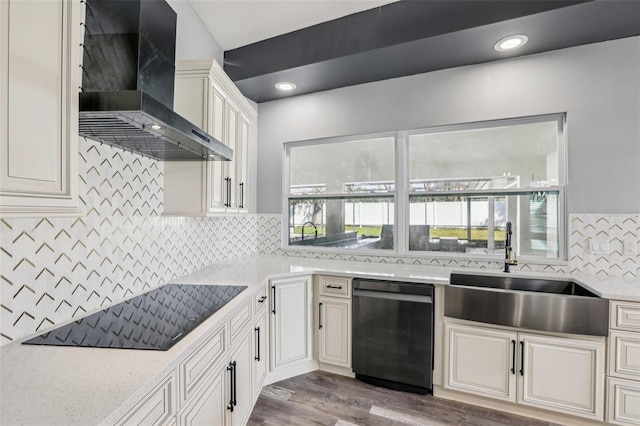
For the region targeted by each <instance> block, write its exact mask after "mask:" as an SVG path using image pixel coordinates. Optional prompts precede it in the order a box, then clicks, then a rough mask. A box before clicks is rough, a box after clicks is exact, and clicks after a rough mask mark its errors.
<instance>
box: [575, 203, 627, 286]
mask: <svg viewBox="0 0 640 426" xmlns="http://www.w3.org/2000/svg"><path fill="white" fill-rule="evenodd" d="M570 222H571V224H570V239H569V262H570V265H571V271H572V272H574V271H577V272H584V273H587V274H591V275H597V276H598V277H600V278H606V277H609V276H616V277H625V278H628V279H637V278H640V214H574V215H571V216H570ZM592 239H598V240H607V241H608V242H609V252H608V253H602V254H594V253H591V250H590V242H591V240H592ZM625 240H626V241H632V242H633V243H634V244H635V253H636V254H635V255H625V254H624V249H623V244H624V241H625Z"/></svg>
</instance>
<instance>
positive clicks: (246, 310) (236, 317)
mask: <svg viewBox="0 0 640 426" xmlns="http://www.w3.org/2000/svg"><path fill="white" fill-rule="evenodd" d="M252 306H253V304H252V303H251V300H248V301H247V302H246V303H245V304H244V305H242V306H241V307H239V308H238V310H237V311H236V313H234V314H233V315H232V316H231V319H230V320H229V336H230V341H229V347H233V345H234V343H235V341H236V340H237V339H238V336H239V335H240V334H242V332H243V331H245V330H247V329H248V328H249V323H250V321H251V318H253V308H252Z"/></svg>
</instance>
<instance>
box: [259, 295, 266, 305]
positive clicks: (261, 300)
mask: <svg viewBox="0 0 640 426" xmlns="http://www.w3.org/2000/svg"><path fill="white" fill-rule="evenodd" d="M265 300H267V296H262V297H261V298H260V300H258V303H264V301H265Z"/></svg>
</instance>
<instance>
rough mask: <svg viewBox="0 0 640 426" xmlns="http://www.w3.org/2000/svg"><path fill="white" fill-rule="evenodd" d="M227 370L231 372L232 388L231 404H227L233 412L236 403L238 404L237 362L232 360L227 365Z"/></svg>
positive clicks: (228, 408)
mask: <svg viewBox="0 0 640 426" xmlns="http://www.w3.org/2000/svg"><path fill="white" fill-rule="evenodd" d="M227 371H229V372H230V374H229V379H230V388H231V395H229V405H227V410H229V411H231V412H232V413H233V407H234V406H235V405H237V401H236V362H235V361H233V362H230V363H229V365H228V366H227Z"/></svg>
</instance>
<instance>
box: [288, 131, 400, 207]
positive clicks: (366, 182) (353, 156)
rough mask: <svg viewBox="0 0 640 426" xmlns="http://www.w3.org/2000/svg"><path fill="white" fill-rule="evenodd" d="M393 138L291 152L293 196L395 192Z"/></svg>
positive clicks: (333, 144) (336, 143)
mask: <svg viewBox="0 0 640 426" xmlns="http://www.w3.org/2000/svg"><path fill="white" fill-rule="evenodd" d="M394 142H395V138H393V137H384V138H375V139H363V140H356V141H349V142H330V141H327V142H326V143H319V144H316V145H307V146H292V147H291V148H289V171H290V172H289V173H290V176H289V185H290V188H289V193H290V194H293V195H302V194H325V193H327V194H342V193H375V192H389V191H394V190H395V170H394Z"/></svg>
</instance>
